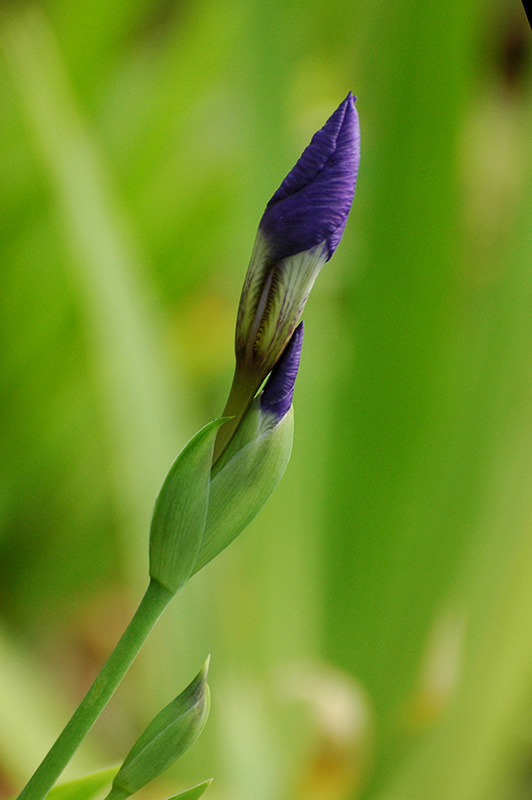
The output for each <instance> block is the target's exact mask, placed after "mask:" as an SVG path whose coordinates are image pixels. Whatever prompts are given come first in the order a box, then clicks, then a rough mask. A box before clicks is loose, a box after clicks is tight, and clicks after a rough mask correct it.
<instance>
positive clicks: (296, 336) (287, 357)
mask: <svg viewBox="0 0 532 800" xmlns="http://www.w3.org/2000/svg"><path fill="white" fill-rule="evenodd" d="M302 345H303V323H302V322H300V323H299V325H298V326H297V328H296V329H295V331H294V333H293V334H292V338H291V339H290V341H289V342H288V344H287V346H286V348H285V350H284V351H283V354H282V356H281V358H280V359H279V361H278V362H277V364H276V365H275V367H274V368H273V370H272V372H271V375H270V377H269V378H268V380H267V381H266V386H265V387H264V390H263V392H262V394H261V397H260V407H261V411H264V412H269V413H270V414H273V415H274V416H275V417H276V423H277V422H280V421H281V420H282V418H283V417H284V415H285V414H286V413H287V412H288V411H290V406H291V405H292V398H293V396H294V384H295V382H296V378H297V371H298V369H299V361H300V358H301V347H302Z"/></svg>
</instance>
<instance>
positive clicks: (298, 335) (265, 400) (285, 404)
mask: <svg viewBox="0 0 532 800" xmlns="http://www.w3.org/2000/svg"><path fill="white" fill-rule="evenodd" d="M302 344H303V323H301V324H300V325H299V327H298V328H297V329H296V330H295V332H294V334H293V336H292V338H291V340H290V342H289V344H288V346H287V347H286V349H285V351H284V353H283V355H282V357H281V358H280V359H279V361H278V363H277V364H276V366H275V367H274V369H273V371H272V374H271V375H270V377H269V378H268V381H267V382H266V385H265V387H264V390H263V391H262V392H261V393H260V395H259V396H258V397H256V398H255V400H254V401H253V403H252V405H251V407H250V408H249V409H248V411H247V413H246V415H245V416H244V419H243V420H242V422H241V424H240V426H239V428H238V430H237V432H236V434H235V436H234V437H233V439H232V441H231V442H230V443H229V445H228V446H227V448H226V450H225V451H224V452H223V454H222V456H221V457H220V459H219V460H218V462H217V463H216V465H215V466H214V467H213V470H212V479H211V488H210V495H209V510H208V513H207V524H206V526H205V531H204V534H203V539H202V542H201V547H200V551H199V555H198V559H197V561H196V564H195V566H194V572H198V571H199V570H200V569H201V568H202V567H204V566H205V565H206V564H208V563H209V561H211V560H212V559H213V558H214V557H215V556H217V555H218V553H220V552H221V551H222V550H224V549H225V548H226V547H227V546H228V545H229V544H231V542H232V541H233V540H234V539H236V537H237V536H238V535H239V534H240V533H241V532H242V531H243V530H244V528H245V527H247V525H249V523H250V522H251V521H252V520H253V519H254V517H256V515H257V514H258V513H259V511H260V510H261V508H262V506H263V505H264V504H265V502H266V501H267V500H268V498H269V497H270V495H271V494H272V492H273V490H274V489H275V487H276V486H277V484H278V483H279V481H280V480H281V478H282V476H283V475H284V472H285V470H286V467H287V465H288V461H289V460H290V454H291V452H292V441H293V436H294V412H293V408H292V398H293V394H294V383H295V380H296V377H297V371H298V367H299V361H300V356H301V346H302Z"/></svg>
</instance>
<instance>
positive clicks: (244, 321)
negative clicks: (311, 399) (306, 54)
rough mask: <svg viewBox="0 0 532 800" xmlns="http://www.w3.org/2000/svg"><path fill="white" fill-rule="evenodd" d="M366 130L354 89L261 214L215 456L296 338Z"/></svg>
mask: <svg viewBox="0 0 532 800" xmlns="http://www.w3.org/2000/svg"><path fill="white" fill-rule="evenodd" d="M359 143H360V133H359V124H358V114H357V111H356V108H355V98H354V97H353V95H352V94H351V92H350V93H349V94H348V95H347V97H346V98H345V100H344V101H343V102H342V103H341V104H340V106H339V107H338V108H337V109H336V111H335V112H334V114H332V116H331V117H330V118H329V119H328V120H327V122H326V123H325V125H324V126H323V128H321V130H319V131H318V132H317V133H316V134H315V135H314V136H313V138H312V141H311V142H310V144H309V145H308V147H307V148H306V150H304V152H303V154H302V155H301V157H300V159H299V161H298V162H297V164H296V165H295V167H294V168H293V169H292V170H291V172H289V173H288V175H287V176H286V178H285V179H284V181H283V182H282V184H281V186H280V187H279V188H278V189H277V191H276V192H275V194H274V195H273V197H272V198H271V200H270V201H269V203H268V205H267V206H266V210H265V212H264V214H263V215H262V219H261V221H260V224H259V229H258V232H257V237H256V240H255V245H254V247H253V252H252V255H251V261H250V264H249V267H248V271H247V274H246V278H245V281H244V286H243V289H242V295H241V297H240V305H239V309H238V317H237V325H236V338H235V353H236V369H235V376H234V379H233V385H232V387H231V393H230V395H229V400H228V402H227V406H226V408H225V412H224V415H225V416H233V417H234V419H233V420H232V421H231V422H229V423H228V424H227V425H225V426H224V427H223V428H222V429H221V431H220V433H219V435H218V439H217V442H216V446H215V459H217V458H218V457H219V456H220V453H221V452H222V451H223V449H224V448H225V447H226V446H227V443H228V441H229V440H230V438H231V437H232V435H233V434H234V432H235V430H236V429H237V427H238V425H239V423H240V420H241V419H242V417H243V415H244V414H245V411H246V409H247V408H248V407H249V405H250V403H251V401H252V400H253V397H254V396H255V394H256V392H257V390H258V388H259V387H260V385H261V383H262V382H263V380H264V378H265V377H266V376H267V375H268V373H269V372H270V371H271V370H272V368H273V367H274V365H275V364H276V362H277V361H278V359H279V357H280V356H281V354H282V352H283V350H284V349H285V347H286V345H287V343H288V341H289V340H290V337H291V336H292V334H293V332H294V330H295V328H296V327H297V324H298V322H299V320H300V319H301V315H302V313H303V309H304V307H305V303H306V302H307V299H308V296H309V293H310V290H311V289H312V286H313V284H314V281H315V280H316V277H317V275H318V273H319V271H320V269H321V267H322V266H323V264H324V263H325V262H326V261H328V260H329V259H330V258H331V256H332V254H333V253H334V251H335V250H336V247H337V246H338V243H339V241H340V239H341V236H342V233H343V231H344V228H345V225H346V222H347V216H348V214H349V210H350V208H351V204H352V202H353V196H354V192H355V186H356V178H357V172H358V163H359V156H360V147H359Z"/></svg>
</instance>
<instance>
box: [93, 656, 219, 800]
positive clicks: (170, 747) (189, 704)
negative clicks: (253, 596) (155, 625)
mask: <svg viewBox="0 0 532 800" xmlns="http://www.w3.org/2000/svg"><path fill="white" fill-rule="evenodd" d="M208 668H209V659H207V661H206V662H205V664H204V665H203V668H202V669H201V671H200V672H199V673H198V675H197V676H196V677H195V678H194V680H193V681H192V683H191V684H189V686H187V688H186V689H185V690H184V691H183V692H181V694H180V695H179V696H178V697H176V698H175V700H173V701H172V702H171V703H169V704H168V705H167V706H166V707H165V708H163V710H162V711H160V712H159V714H157V716H156V717H155V719H154V720H153V721H152V722H151V723H150V724H149V725H148V727H147V728H146V730H145V731H144V733H143V734H142V735H141V736H140V737H139V738H138V739H137V741H136V742H135V744H134V745H133V747H132V748H131V750H130V751H129V754H128V756H127V758H126V760H125V761H124V763H123V764H122V766H121V767H120V769H119V770H118V773H117V774H116V777H115V779H114V781H113V785H112V788H111V791H110V793H109V795H108V798H107V800H125V798H127V797H129V796H130V795H132V794H134V792H138V791H139V789H142V787H143V786H145V785H146V784H147V783H149V782H150V781H152V780H153V779H154V778H156V777H157V776H158V775H160V774H161V773H162V772H164V771H165V770H166V769H168V767H170V766H171V765H172V764H173V763H174V761H177V759H178V758H179V757H180V756H182V755H183V753H184V752H185V751H186V750H188V748H189V747H190V746H191V745H192V744H194V742H195V741H196V739H197V738H198V736H199V735H200V733H201V731H202V730H203V727H204V725H205V722H206V721H207V716H208V714H209V687H208V686H207V672H208ZM194 796H196V797H199V796H200V795H199V794H196V795H192V797H194ZM178 797H179V795H178Z"/></svg>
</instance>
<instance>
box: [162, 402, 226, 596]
mask: <svg viewBox="0 0 532 800" xmlns="http://www.w3.org/2000/svg"><path fill="white" fill-rule="evenodd" d="M225 421H226V418H221V419H216V420H213V422H209V424H208V425H205V427H203V428H202V429H201V430H200V431H199V432H198V433H197V434H196V435H195V436H194V437H193V438H192V439H191V440H190V442H189V443H188V444H187V445H186V446H185V447H184V449H183V450H182V451H181V453H180V454H179V455H178V457H177V458H176V460H175V461H174V463H173V464H172V466H171V467H170V471H169V472H168V475H167V476H166V478H165V481H164V483H163V485H162V488H161V491H160V492H159V496H158V498H157V500H156V502H155V508H154V511H153V518H152V523H151V533H150V577H151V578H153V579H155V580H157V581H158V582H159V583H160V584H162V585H163V586H164V587H165V588H166V589H168V590H169V591H170V592H173V593H175V592H177V591H178V590H179V589H180V588H181V587H182V586H184V584H185V583H186V582H187V581H188V579H189V577H190V575H191V573H192V570H193V567H194V563H195V561H196V558H197V555H198V552H199V548H200V545H201V539H202V536H203V531H204V528H205V521H206V518H207V506H208V502H209V485H210V471H211V463H212V452H213V447H214V441H215V439H216V434H217V433H218V429H219V428H220V426H221V425H223V423H224V422H225Z"/></svg>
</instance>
